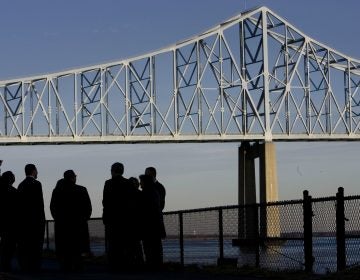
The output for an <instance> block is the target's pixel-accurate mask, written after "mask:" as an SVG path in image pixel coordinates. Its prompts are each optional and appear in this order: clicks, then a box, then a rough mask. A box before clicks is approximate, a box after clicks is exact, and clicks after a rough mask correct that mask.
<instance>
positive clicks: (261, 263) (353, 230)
mask: <svg viewBox="0 0 360 280" xmlns="http://www.w3.org/2000/svg"><path fill="white" fill-rule="evenodd" d="M359 204H360V196H348V197H344V195H343V190H342V188H340V189H339V192H338V194H337V195H336V196H333V197H326V198H312V197H311V196H309V194H308V193H307V192H304V199H302V200H293V201H282V202H271V203H266V204H253V205H244V206H238V205H236V206H235V205H234V206H221V207H211V208H203V209H191V210H183V211H171V212H166V213H164V223H165V227H166V231H167V237H166V238H165V239H164V240H163V248H164V260H165V262H172V263H179V264H182V265H189V264H198V265H214V264H219V265H220V264H223V263H226V264H233V265H236V266H239V267H241V266H245V265H250V266H257V267H263V268H268V269H274V270H275V269H276V270H289V269H290V270H299V269H300V270H306V271H309V272H310V271H314V272H318V273H325V272H329V271H336V270H343V269H346V268H347V267H350V266H355V265H360V219H359V218H360V217H359ZM265 221H266V222H265ZM46 225H47V227H46V247H47V249H50V250H52V249H54V246H55V245H54V221H51V220H49V221H47V224H46ZM89 231H90V240H91V250H92V252H93V254H95V255H98V256H101V255H104V254H105V231H104V225H103V222H102V219H101V218H92V219H90V220H89Z"/></svg>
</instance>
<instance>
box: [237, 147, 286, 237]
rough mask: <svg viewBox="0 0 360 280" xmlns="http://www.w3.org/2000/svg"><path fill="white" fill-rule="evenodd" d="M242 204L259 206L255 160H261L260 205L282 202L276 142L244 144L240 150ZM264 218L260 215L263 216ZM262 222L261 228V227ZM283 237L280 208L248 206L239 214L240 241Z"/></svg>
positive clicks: (240, 194)
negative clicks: (278, 178) (279, 192)
mask: <svg viewBox="0 0 360 280" xmlns="http://www.w3.org/2000/svg"><path fill="white" fill-rule="evenodd" d="M238 152H239V205H240V206H242V205H251V204H255V203H256V181H257V180H256V168H255V159H256V158H259V173H258V174H259V178H258V182H259V185H260V187H259V200H260V203H267V202H271V201H278V180H277V166H276V149H275V144H274V143H273V142H264V143H257V142H256V143H250V142H242V143H241V146H240V147H239V150H238ZM259 215H260V216H259ZM258 222H260V228H259V224H258ZM257 234H260V236H261V237H279V236H280V217H279V209H278V206H270V207H260V211H259V212H258V209H257V207H251V206H249V207H245V209H244V210H241V209H240V211H239V239H244V238H254V237H255V236H256V235H257Z"/></svg>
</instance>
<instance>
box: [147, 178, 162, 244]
mask: <svg viewBox="0 0 360 280" xmlns="http://www.w3.org/2000/svg"><path fill="white" fill-rule="evenodd" d="M141 194H142V203H141V205H142V206H141V209H142V220H143V235H142V238H143V239H149V238H150V239H153V238H163V237H165V235H166V233H165V227H164V221H163V214H162V211H161V200H160V195H159V193H158V191H157V190H156V187H155V184H152V186H148V187H147V188H145V189H143V191H142V193H141Z"/></svg>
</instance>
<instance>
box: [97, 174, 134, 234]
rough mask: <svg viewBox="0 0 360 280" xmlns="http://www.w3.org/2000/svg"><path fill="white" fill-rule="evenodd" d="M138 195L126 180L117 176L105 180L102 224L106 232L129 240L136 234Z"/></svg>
mask: <svg viewBox="0 0 360 280" xmlns="http://www.w3.org/2000/svg"><path fill="white" fill-rule="evenodd" d="M139 201H140V199H139V193H138V190H137V189H136V188H134V186H133V185H132V184H131V183H130V182H129V180H128V179H126V178H124V177H122V176H120V175H118V176H114V177H113V178H111V179H109V180H107V181H106V182H105V185H104V193H103V201H102V203H103V222H104V224H105V227H106V230H107V231H108V233H109V231H116V233H117V235H118V237H119V235H120V236H121V237H125V238H131V237H134V236H136V235H137V234H138V223H139V220H138V219H139V218H138V216H139V214H138V213H139Z"/></svg>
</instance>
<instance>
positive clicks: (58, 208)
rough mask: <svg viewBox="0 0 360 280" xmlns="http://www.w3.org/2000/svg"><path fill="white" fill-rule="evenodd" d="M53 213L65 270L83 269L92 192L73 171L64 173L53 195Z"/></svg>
mask: <svg viewBox="0 0 360 280" xmlns="http://www.w3.org/2000/svg"><path fill="white" fill-rule="evenodd" d="M50 210H51V215H52V216H53V218H54V220H55V248H56V255H57V257H58V259H59V262H60V266H61V269H62V270H64V271H77V270H79V269H81V268H82V259H81V258H82V256H81V255H82V254H83V253H88V252H89V247H90V240H89V228H88V220H89V219H90V216H91V212H92V207H91V201H90V197H89V194H88V191H87V189H86V188H85V187H83V186H79V185H77V184H76V174H75V172H74V171H73V170H67V171H65V172H64V178H63V179H60V180H59V181H58V182H57V184H56V186H55V188H54V190H53V193H52V196H51V202H50Z"/></svg>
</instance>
